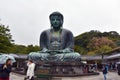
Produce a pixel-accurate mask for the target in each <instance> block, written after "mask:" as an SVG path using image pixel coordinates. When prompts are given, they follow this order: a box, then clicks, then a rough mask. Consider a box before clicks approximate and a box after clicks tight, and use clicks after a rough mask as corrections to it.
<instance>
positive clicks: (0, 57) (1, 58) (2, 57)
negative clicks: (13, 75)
mask: <svg viewBox="0 0 120 80" xmlns="http://www.w3.org/2000/svg"><path fill="white" fill-rule="evenodd" d="M7 59H11V60H12V63H14V62H16V60H15V58H14V57H13V56H11V55H9V54H1V55H0V64H4V63H5V62H6V60H7Z"/></svg>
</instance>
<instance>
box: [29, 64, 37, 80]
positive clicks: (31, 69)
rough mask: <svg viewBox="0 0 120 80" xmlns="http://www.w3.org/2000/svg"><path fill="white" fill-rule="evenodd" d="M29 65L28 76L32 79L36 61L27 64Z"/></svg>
mask: <svg viewBox="0 0 120 80" xmlns="http://www.w3.org/2000/svg"><path fill="white" fill-rule="evenodd" d="M27 66H28V70H27V76H29V79H31V78H32V76H34V69H35V63H31V64H27Z"/></svg>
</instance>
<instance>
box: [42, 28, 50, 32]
mask: <svg viewBox="0 0 120 80" xmlns="http://www.w3.org/2000/svg"><path fill="white" fill-rule="evenodd" d="M50 30H51V29H46V30H44V31H42V33H48V32H50Z"/></svg>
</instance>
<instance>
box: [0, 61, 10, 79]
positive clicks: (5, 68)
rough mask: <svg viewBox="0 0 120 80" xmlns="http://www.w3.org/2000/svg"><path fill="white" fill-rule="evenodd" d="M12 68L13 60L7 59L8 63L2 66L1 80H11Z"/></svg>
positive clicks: (0, 68)
mask: <svg viewBox="0 0 120 80" xmlns="http://www.w3.org/2000/svg"><path fill="white" fill-rule="evenodd" d="M11 68H12V61H11V59H7V61H6V63H5V64H3V65H1V66H0V80H9V76H10V72H11Z"/></svg>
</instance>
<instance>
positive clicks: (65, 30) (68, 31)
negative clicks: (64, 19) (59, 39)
mask: <svg viewBox="0 0 120 80" xmlns="http://www.w3.org/2000/svg"><path fill="white" fill-rule="evenodd" d="M62 31H63V32H66V33H72V32H71V31H70V30H68V29H64V28H63V29H62Z"/></svg>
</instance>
